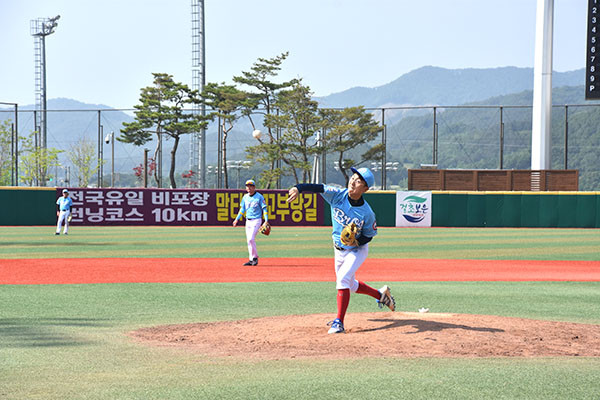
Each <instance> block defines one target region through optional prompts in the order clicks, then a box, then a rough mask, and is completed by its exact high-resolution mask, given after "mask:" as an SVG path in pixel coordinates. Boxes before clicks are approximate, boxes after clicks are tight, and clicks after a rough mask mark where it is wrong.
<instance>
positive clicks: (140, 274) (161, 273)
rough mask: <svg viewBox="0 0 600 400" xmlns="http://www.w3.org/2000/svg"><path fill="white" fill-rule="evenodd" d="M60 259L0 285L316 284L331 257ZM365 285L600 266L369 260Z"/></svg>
mask: <svg viewBox="0 0 600 400" xmlns="http://www.w3.org/2000/svg"><path fill="white" fill-rule="evenodd" d="M244 262H245V260H242V259H233V258H89V259H88V258H63V259H17V260H0V284H14V285H19V284H76V283H135V282H144V283H150V282H172V283H190V282H319V281H331V282H333V281H334V280H335V275H334V272H333V258H265V259H260V264H259V265H258V266H257V267H243V266H242V263H244ZM358 276H359V277H360V279H361V280H364V281H600V261H536V260H433V259H377V258H368V259H367V261H365V263H364V264H363V265H362V266H361V268H360V270H359V272H358Z"/></svg>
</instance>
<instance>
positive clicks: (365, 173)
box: [350, 167, 375, 187]
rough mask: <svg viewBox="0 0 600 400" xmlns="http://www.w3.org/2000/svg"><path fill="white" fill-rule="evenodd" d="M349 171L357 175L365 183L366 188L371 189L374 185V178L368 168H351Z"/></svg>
mask: <svg viewBox="0 0 600 400" xmlns="http://www.w3.org/2000/svg"><path fill="white" fill-rule="evenodd" d="M350 170H351V171H352V172H354V173H355V174H358V175H359V176H360V177H361V179H362V180H363V181H365V182H366V184H367V187H371V186H373V185H374V184H375V177H374V176H373V173H372V172H371V171H370V170H369V168H364V167H363V168H359V169H356V168H354V167H351V168H350Z"/></svg>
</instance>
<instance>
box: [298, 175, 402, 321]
mask: <svg viewBox="0 0 600 400" xmlns="http://www.w3.org/2000/svg"><path fill="white" fill-rule="evenodd" d="M351 170H352V172H353V175H352V177H351V178H350V180H349V181H348V187H347V188H346V189H338V188H335V187H332V186H328V185H323V184H298V185H296V186H294V187H293V188H291V189H290V190H289V192H288V199H287V201H288V202H292V201H294V200H295V199H296V198H297V197H298V193H300V192H304V191H310V192H316V193H321V196H323V198H324V199H325V201H327V202H328V203H329V204H330V205H331V221H332V224H333V233H332V235H331V236H332V238H333V247H334V253H335V276H336V289H337V317H336V318H335V319H334V320H333V321H331V322H329V323H328V326H330V329H329V331H328V333H343V332H344V317H345V315H346V310H347V309H348V304H349V303H350V293H360V294H366V295H369V296H371V297H373V298H375V299H376V300H377V304H378V305H379V308H382V307H383V306H387V307H389V309H390V310H392V311H394V310H395V307H396V302H395V300H394V298H393V297H392V295H391V292H390V288H389V287H388V286H387V285H385V286H383V287H382V288H381V289H379V290H377V289H374V288H372V287H371V286H369V285H367V284H366V283H364V282H361V281H359V280H357V279H356V278H355V274H356V271H358V269H359V268H360V266H361V265H362V263H363V262H364V261H365V260H366V258H367V254H368V253H369V242H370V241H371V240H372V239H373V237H374V236H375V235H377V222H376V221H375V213H374V212H373V210H372V209H371V206H369V204H368V203H367V202H366V201H365V200H364V198H363V196H362V195H363V193H365V192H366V191H367V190H369V188H370V187H372V186H373V184H374V183H375V178H374V177H373V173H372V172H371V171H370V170H369V169H368V168H359V169H356V168H351Z"/></svg>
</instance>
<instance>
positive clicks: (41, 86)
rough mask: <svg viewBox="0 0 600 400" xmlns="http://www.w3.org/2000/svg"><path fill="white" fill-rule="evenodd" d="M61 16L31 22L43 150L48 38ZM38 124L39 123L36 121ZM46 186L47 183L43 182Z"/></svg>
mask: <svg viewBox="0 0 600 400" xmlns="http://www.w3.org/2000/svg"><path fill="white" fill-rule="evenodd" d="M59 19H60V15H57V16H56V17H54V18H38V19H34V20H31V21H30V33H31V35H32V36H33V37H34V38H35V39H36V42H35V61H36V65H35V80H36V82H35V86H36V92H37V93H36V94H37V96H36V100H37V101H36V103H38V106H39V107H40V111H41V114H40V119H41V124H40V125H39V126H40V130H41V132H40V141H41V147H42V148H43V149H46V148H47V145H48V135H47V131H48V129H47V128H48V124H47V112H46V100H47V93H46V36H48V35H51V34H53V33H54V29H56V27H57V26H58V22H57V21H58V20H59ZM36 122H37V121H36ZM42 184H44V186H45V182H42Z"/></svg>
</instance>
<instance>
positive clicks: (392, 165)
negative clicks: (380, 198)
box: [371, 161, 400, 190]
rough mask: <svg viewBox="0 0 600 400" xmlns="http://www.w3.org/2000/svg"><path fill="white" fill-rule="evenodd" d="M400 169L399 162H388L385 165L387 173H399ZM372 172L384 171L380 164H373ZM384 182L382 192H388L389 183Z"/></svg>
mask: <svg viewBox="0 0 600 400" xmlns="http://www.w3.org/2000/svg"><path fill="white" fill-rule="evenodd" d="M399 167H400V162H398V161H388V162H386V163H385V171H398V168H399ZM371 170H373V171H383V168H382V165H381V163H379V162H372V163H371ZM386 181H387V177H386ZM386 181H384V182H383V186H382V187H381V189H382V190H386V189H387V182H386Z"/></svg>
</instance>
